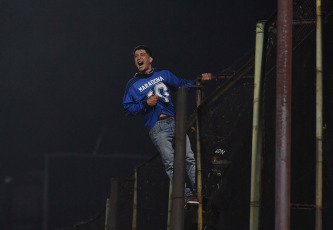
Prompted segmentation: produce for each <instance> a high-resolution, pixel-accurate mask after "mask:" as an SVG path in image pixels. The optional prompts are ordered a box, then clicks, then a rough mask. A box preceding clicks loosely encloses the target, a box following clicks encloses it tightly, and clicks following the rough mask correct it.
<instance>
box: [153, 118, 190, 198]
mask: <svg viewBox="0 0 333 230" xmlns="http://www.w3.org/2000/svg"><path fill="white" fill-rule="evenodd" d="M149 136H150V139H151V140H152V141H153V143H154V145H155V146H156V148H157V150H158V152H159V153H160V154H161V158H162V162H163V164H164V166H165V171H166V173H167V175H168V177H169V179H170V180H171V181H172V179H173V160H174V153H175V150H174V139H175V119H174V118H173V117H170V118H168V119H165V120H160V121H157V122H156V124H155V125H154V127H153V128H152V129H151V130H150V131H149ZM185 166H186V167H185V171H186V174H187V176H188V179H189V181H190V183H191V187H192V189H193V190H195V173H196V171H195V159H194V153H193V151H192V149H191V143H190V140H189V138H188V136H187V135H186V157H185ZM192 195H193V193H192V191H191V188H189V187H188V186H186V187H185V198H187V197H189V196H192Z"/></svg>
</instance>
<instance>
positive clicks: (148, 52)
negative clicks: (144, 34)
mask: <svg viewBox="0 0 333 230" xmlns="http://www.w3.org/2000/svg"><path fill="white" fill-rule="evenodd" d="M137 50H145V51H146V53H147V54H148V55H149V56H150V57H153V52H152V51H151V49H150V48H149V47H148V46H145V45H139V46H137V47H135V48H134V51H133V53H135V51H137Z"/></svg>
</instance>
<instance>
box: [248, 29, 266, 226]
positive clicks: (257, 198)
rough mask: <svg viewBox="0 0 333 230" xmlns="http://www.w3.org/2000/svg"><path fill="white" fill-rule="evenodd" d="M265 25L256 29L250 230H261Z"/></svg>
mask: <svg viewBox="0 0 333 230" xmlns="http://www.w3.org/2000/svg"><path fill="white" fill-rule="evenodd" d="M264 29H265V26H264V23H258V24H257V28H256V54H255V69H254V95H253V127H252V164H251V200H250V230H258V229H259V217H260V215H259V214H260V203H261V194H260V192H261V191H260V189H261V170H262V165H261V164H262V163H261V162H262V125H261V124H262V116H261V104H262V99H261V85H262V84H261V79H262V71H261V70H262V56H263V46H264Z"/></svg>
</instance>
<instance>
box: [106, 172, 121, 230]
mask: <svg viewBox="0 0 333 230" xmlns="http://www.w3.org/2000/svg"><path fill="white" fill-rule="evenodd" d="M118 200H119V179H117V178H112V179H111V192H110V204H109V207H110V214H109V215H110V224H109V226H110V227H109V229H110V230H117V229H118V218H117V215H118ZM109 229H108V230H109Z"/></svg>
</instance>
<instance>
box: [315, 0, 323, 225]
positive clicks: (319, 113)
mask: <svg viewBox="0 0 333 230" xmlns="http://www.w3.org/2000/svg"><path fill="white" fill-rule="evenodd" d="M316 6H317V27H316V74H317V77H316V230H321V229H322V206H323V191H322V190H323V143H322V136H323V128H322V127H323V61H322V18H321V17H322V16H321V0H317V1H316Z"/></svg>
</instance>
